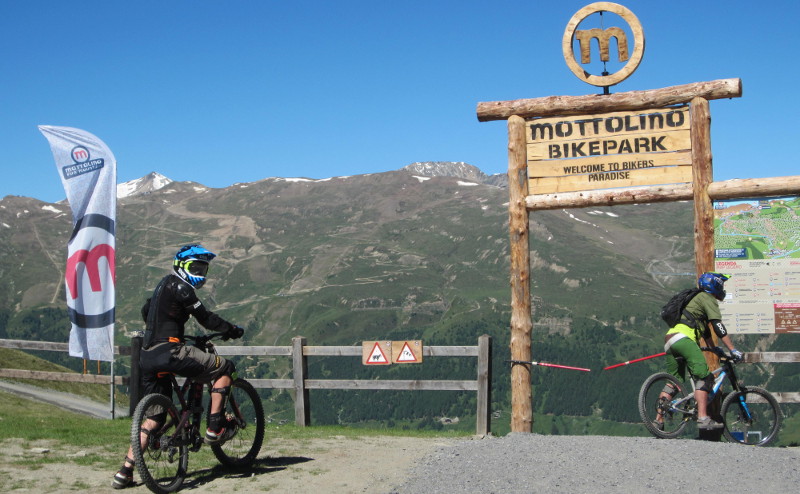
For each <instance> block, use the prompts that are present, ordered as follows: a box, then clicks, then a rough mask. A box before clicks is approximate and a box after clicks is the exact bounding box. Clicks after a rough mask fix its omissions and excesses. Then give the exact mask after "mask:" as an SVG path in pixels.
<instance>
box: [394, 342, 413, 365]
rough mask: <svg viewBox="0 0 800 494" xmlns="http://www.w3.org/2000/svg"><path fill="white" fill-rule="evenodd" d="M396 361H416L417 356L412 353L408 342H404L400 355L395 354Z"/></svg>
mask: <svg viewBox="0 0 800 494" xmlns="http://www.w3.org/2000/svg"><path fill="white" fill-rule="evenodd" d="M396 362H398V363H413V362H418V360H417V356H416V355H414V351H413V350H411V347H410V346H408V342H406V343H405V344H404V345H403V348H402V349H401V350H400V355H398V356H397V360H396Z"/></svg>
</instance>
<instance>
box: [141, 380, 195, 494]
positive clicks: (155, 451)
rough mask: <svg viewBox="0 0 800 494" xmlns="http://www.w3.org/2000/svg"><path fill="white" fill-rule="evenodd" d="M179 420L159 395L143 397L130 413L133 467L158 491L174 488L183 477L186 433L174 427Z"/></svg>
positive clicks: (187, 458) (186, 462)
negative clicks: (134, 464)
mask: <svg viewBox="0 0 800 494" xmlns="http://www.w3.org/2000/svg"><path fill="white" fill-rule="evenodd" d="M179 422H180V414H179V413H178V410H177V408H175V405H174V404H173V403H172V400H171V399H169V398H167V397H166V396H164V395H162V394H157V393H153V394H149V395H147V396H145V397H144V398H142V400H141V401H140V402H139V405H138V406H137V407H136V410H135V411H134V412H133V421H132V423H131V447H132V448H133V458H134V460H136V469H137V470H138V471H139V476H140V477H141V478H142V481H143V482H144V483H145V485H147V487H148V488H149V489H150V490H151V491H153V492H155V493H157V494H165V493H168V492H175V491H177V490H178V489H180V488H181V485H182V484H183V480H184V479H185V478H186V470H187V468H188V466H189V448H188V445H187V443H188V441H187V437H188V433H187V431H186V429H180V430H179V429H178V428H177V426H178V423H179ZM142 431H145V432H142Z"/></svg>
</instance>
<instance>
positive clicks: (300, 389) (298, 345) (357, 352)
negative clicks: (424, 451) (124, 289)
mask: <svg viewBox="0 0 800 494" xmlns="http://www.w3.org/2000/svg"><path fill="white" fill-rule="evenodd" d="M131 342H132V346H131V347H126V346H117V347H114V353H115V354H117V355H131V354H137V353H138V350H137V348H136V346H137V344H138V345H140V344H141V338H138V337H135V338H132V339H131ZM0 347H2V348H15V349H19V350H50V351H57V352H66V351H68V344H67V343H52V342H44V341H26V340H2V339H0ZM216 348H217V352H218V353H219V354H220V355H226V356H271V357H280V356H284V357H291V359H292V378H291V379H248V381H249V382H250V383H252V384H253V386H254V387H256V388H262V389H289V390H294V392H295V403H294V409H295V410H294V411H295V423H296V424H298V425H301V426H307V425H309V424H310V423H311V404H310V402H309V394H308V391H309V390H310V389H342V390H347V389H369V390H396V391H401V390H405V391H425V390H427V391H475V392H477V393H478V399H477V412H476V413H477V419H476V425H475V429H476V433H477V434H479V435H483V434H488V433H489V432H490V431H491V418H490V411H489V408H490V406H491V382H492V379H491V368H492V365H491V363H492V362H491V354H492V352H491V337H489V336H487V335H483V336H481V337H480V338H478V346H426V347H423V352H422V354H423V357H477V358H478V366H477V367H478V369H477V379H476V380H474V381H472V380H463V381H457V380H428V381H419V380H395V381H383V380H375V379H369V380H356V379H350V380H348V379H311V378H309V377H308V357H358V358H361V352H362V349H361V347H360V346H308V345H306V339H305V338H303V337H296V338H293V339H292V346H217V347H216ZM745 362H747V363H774V364H777V363H798V362H800V352H749V353H745ZM0 378H11V379H45V380H50V381H70V382H85V383H94V384H110V383H111V376H108V375H88V374H75V373H61V372H42V371H30V370H21V369H0ZM129 381H130V379H129V378H128V377H127V376H115V377H114V384H117V385H120V384H129ZM771 393H772V394H773V395H774V396H775V398H776V399H777V400H778V402H779V403H800V392H772V391H771ZM131 394H132V397H131V406H132V407H135V406H136V404H135V401H138V398H137V399H135V398H134V395H135V396H137V397H138V392H137V393H134V392H133V390H132V393H131Z"/></svg>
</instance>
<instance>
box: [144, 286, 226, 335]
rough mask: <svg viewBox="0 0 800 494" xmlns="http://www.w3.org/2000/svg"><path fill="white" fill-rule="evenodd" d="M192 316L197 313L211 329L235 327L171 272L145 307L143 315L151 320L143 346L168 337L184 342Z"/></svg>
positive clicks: (223, 329) (203, 323) (148, 321)
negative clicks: (204, 303) (208, 306)
mask: <svg viewBox="0 0 800 494" xmlns="http://www.w3.org/2000/svg"><path fill="white" fill-rule="evenodd" d="M189 316H194V318H195V319H196V320H197V322H198V323H200V325H201V326H203V327H204V328H206V329H208V330H209V331H219V332H227V331H229V330H231V329H232V328H233V324H231V323H229V322H228V321H226V320H224V319H222V318H221V317H219V316H218V315H216V314H214V313H213V312H211V311H210V310H208V309H206V307H205V306H204V305H203V303H202V302H201V301H200V299H198V298H197V294H195V291H194V288H193V287H192V286H191V285H189V284H188V283H186V282H185V281H183V280H182V279H181V278H180V277H178V276H176V275H174V274H168V275H167V276H165V277H164V278H163V279H162V280H161V282H160V283H159V284H158V286H156V289H155V290H154V291H153V296H152V297H150V298H148V299H147V302H145V304H144V306H143V307H142V318H143V319H144V321H145V322H146V323H147V326H146V329H145V334H144V342H143V343H144V345H143V347H144V348H145V349H147V348H149V347H151V346H153V345H155V344H158V343H163V342H165V341H173V342H180V343H183V335H184V330H185V325H186V321H188V320H189Z"/></svg>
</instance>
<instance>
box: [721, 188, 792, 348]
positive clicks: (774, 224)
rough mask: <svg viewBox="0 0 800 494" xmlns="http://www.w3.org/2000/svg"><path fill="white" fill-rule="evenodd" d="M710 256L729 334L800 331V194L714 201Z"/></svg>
mask: <svg viewBox="0 0 800 494" xmlns="http://www.w3.org/2000/svg"><path fill="white" fill-rule="evenodd" d="M714 255H715V262H716V270H717V271H719V272H721V273H726V274H731V275H733V277H732V278H731V279H730V281H728V282H727V283H725V289H726V291H727V297H726V298H725V301H724V302H723V303H722V304H721V309H722V315H723V320H724V321H725V325H726V326H728V327H729V329H730V331H731V333H800V197H797V196H794V197H775V198H759V199H752V200H734V201H717V202H715V203H714Z"/></svg>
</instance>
